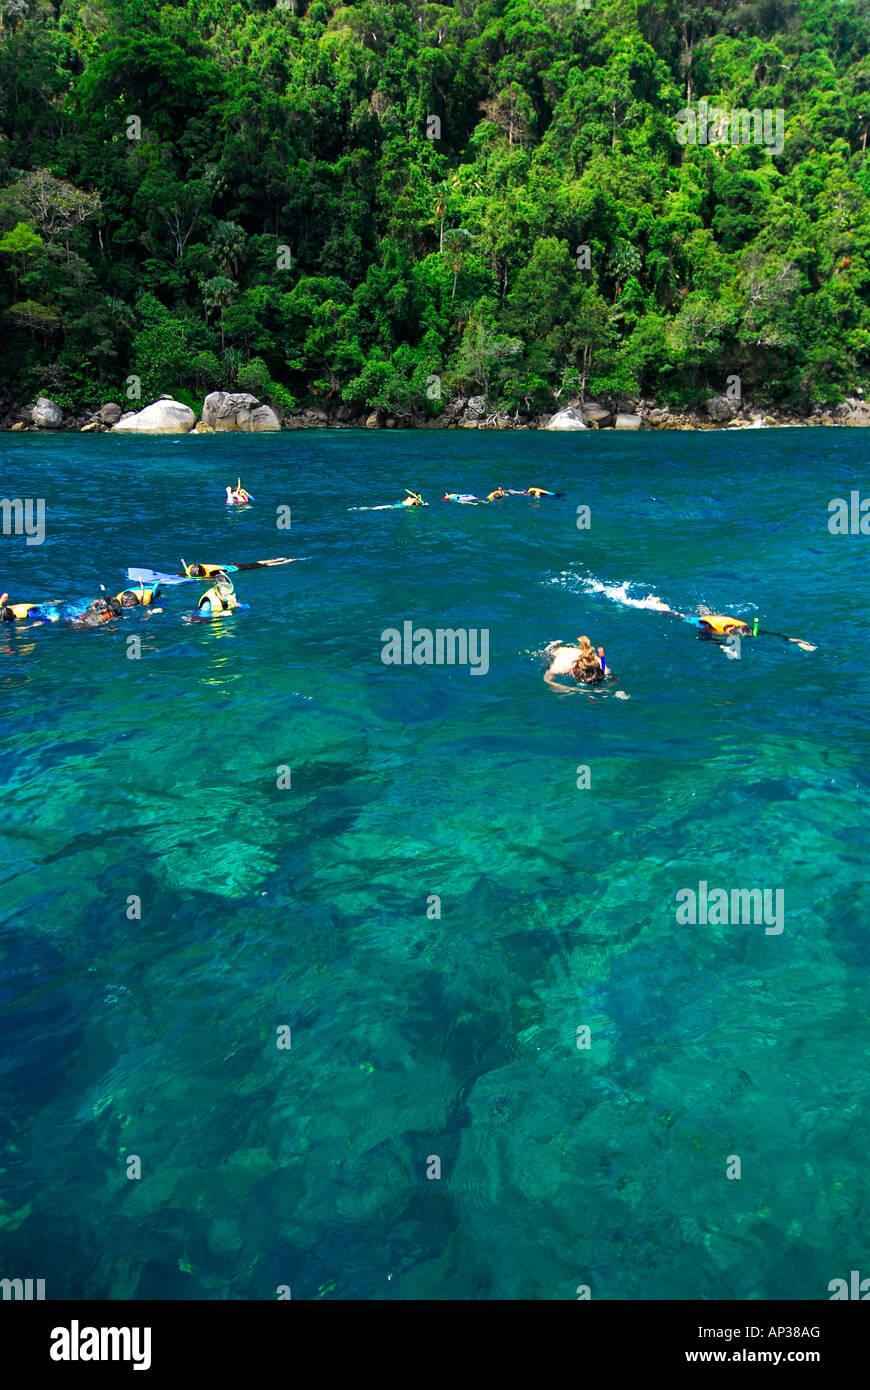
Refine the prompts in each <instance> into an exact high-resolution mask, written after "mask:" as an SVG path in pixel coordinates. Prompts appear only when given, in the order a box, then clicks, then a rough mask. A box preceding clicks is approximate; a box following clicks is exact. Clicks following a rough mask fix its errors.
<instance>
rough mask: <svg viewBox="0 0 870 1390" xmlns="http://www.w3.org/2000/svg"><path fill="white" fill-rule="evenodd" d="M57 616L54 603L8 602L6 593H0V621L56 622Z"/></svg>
mask: <svg viewBox="0 0 870 1390" xmlns="http://www.w3.org/2000/svg"><path fill="white" fill-rule="evenodd" d="M59 618H60V612H59V611H58V609H57V608H56V607H55V606H54V604H48V603H10V602H9V595H8V594H0V623H18V622H30V623H56V622H58V620H59Z"/></svg>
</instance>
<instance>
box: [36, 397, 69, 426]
mask: <svg viewBox="0 0 870 1390" xmlns="http://www.w3.org/2000/svg"><path fill="white" fill-rule="evenodd" d="M31 418H32V420H33V423H34V425H36V427H37V429H40V430H56V429H59V427H60V424H61V421H62V420H63V411H62V410H61V408H60V406H59V405H55V403H54V401H50V400H49V399H48V396H40V398H39V400H38V401H37V402H36V405H35V406H34V407H33V413H32V417H31Z"/></svg>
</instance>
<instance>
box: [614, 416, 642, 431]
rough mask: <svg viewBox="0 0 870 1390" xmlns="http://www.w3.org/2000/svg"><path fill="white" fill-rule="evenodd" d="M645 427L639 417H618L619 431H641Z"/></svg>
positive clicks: (617, 426)
mask: <svg viewBox="0 0 870 1390" xmlns="http://www.w3.org/2000/svg"><path fill="white" fill-rule="evenodd" d="M642 425H643V420H642V419H641V418H640V416H639V415H617V417H616V428H617V429H618V430H639V429H640V428H641V426H642Z"/></svg>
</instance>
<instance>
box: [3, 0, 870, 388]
mask: <svg viewBox="0 0 870 1390" xmlns="http://www.w3.org/2000/svg"><path fill="white" fill-rule="evenodd" d="M2 37H3V42H2V44H0V131H2V132H3V135H2V140H0V333H2V337H3V345H4V385H6V386H7V387H9V388H10V389H12V390H13V391H15V392H18V393H19V394H20V395H21V396H23V395H24V394H27V393H29V392H31V390H32V389H35V388H36V386H37V384H38V382H39V381H40V380H42V379H44V380H47V381H48V380H50V381H53V382H55V383H56V384H55V390H56V392H64V393H66V395H67V396H69V397H70V398H71V399H72V400H73V401H74V402H77V403H82V402H85V401H88V402H91V401H93V399H94V397H95V395H96V396H97V397H98V396H99V393H100V392H101V391H106V390H109V394H114V395H116V396H117V395H118V393H119V391H120V390H121V386H120V384H121V383H123V381H124V380H125V378H126V377H127V375H129V374H130V373H131V372H132V373H136V374H137V375H140V376H141V378H142V382H143V397H144V396H145V395H146V394H149V395H159V394H160V393H161V392H163V391H168V392H171V393H173V394H179V393H180V392H182V391H189V392H191V393H193V395H194V397H200V396H201V394H202V393H203V392H204V391H206V390H211V389H216V388H220V387H225V388H228V389H229V388H232V387H233V386H238V387H239V388H240V389H249V390H251V391H252V393H253V394H255V395H257V396H258V397H259V398H260V399H262V400H268V401H269V403H270V404H272V405H273V406H274V407H275V408H276V409H281V410H289V409H292V408H293V404H294V402H295V399H296V398H299V399H300V400H308V401H313V400H321V401H322V400H327V401H332V402H335V401H338V400H340V399H344V400H346V401H349V402H352V403H353V404H355V405H356V406H358V407H359V408H360V409H373V408H379V409H384V410H389V411H393V412H396V411H406V410H421V411H427V412H429V413H433V412H437V411H438V410H439V409H440V408H441V404H442V402H441V401H440V400H439V399H438V396H437V393H436V395H434V396H433V395H431V394H430V393H429V391H428V385H429V383H430V382H431V378H432V377H438V378H439V379H441V380H443V382H444V392H445V396H444V398H445V399H447V398H448V396H449V392H450V390H457V391H462V392H464V393H466V394H467V393H469V392H472V391H474V392H479V393H481V394H484V395H486V396H487V398H488V402H489V405H490V406H491V407H493V408H495V407H496V406H501V407H502V408H505V409H510V410H511V411H519V412H525V411H539V410H540V411H542V410H548V409H552V408H553V406H554V402H555V401H556V400H558V399H559V398H563V397H565V396H566V394H567V395H571V394H575V393H585V394H587V395H589V394H591V393H594V392H598V393H605V394H612V395H619V394H626V393H629V394H631V393H637V392H644V393H648V394H651V395H654V396H656V397H658V398H660V399H662V400H667V401H671V402H673V403H674V404H678V403H689V402H695V401H698V400H703V399H705V398H706V397H707V396H709V395H710V394H711V393H712V392H714V391H721V390H722V389H723V387H724V382H725V378H726V376H728V375H729V374H731V373H736V374H737V375H739V376H740V378H741V381H742V382H743V388H744V391H745V392H747V393H749V394H751V395H754V396H755V397H757V399H759V400H770V401H771V402H774V401H783V402H788V403H791V404H798V403H803V404H809V403H810V402H811V401H815V400H820V399H821V400H826V401H830V400H835V399H837V398H838V397H841V396H842V395H843V394H844V393H846V392H852V391H855V390H857V389H858V388H859V387H861V388H862V389H864V390H865V391H868V392H870V379H868V378H870V373H868V367H870V215H868V213H870V208H868V200H870V164H868V156H867V145H868V140H870V114H868V112H870V107H868V93H870V67H868V64H870V58H868V54H870V12H868V10H867V7H866V6H862V5H860V4H858V3H856V0H842V3H840V2H839V0H769V3H765V4H763V5H747V4H740V5H736V6H729V5H726V4H725V3H724V0H713V2H712V3H710V0H707V2H706V3H704V4H701V3H700V0H679V3H677V0H643V3H640V4H637V5H635V4H617V3H616V0H594V3H593V4H592V5H591V7H590V8H589V9H588V10H586V9H584V8H583V7H580V6H578V5H576V4H574V3H572V0H481V3H479V4H476V3H469V0H443V3H433V4H429V3H423V4H419V5H414V6H410V5H405V4H395V3H391V2H390V0H364V2H363V3H344V4H341V3H332V2H331V0H330V2H329V3H328V2H327V0H314V2H313V3H310V4H307V3H306V2H305V0H287V3H286V4H283V5H276V4H272V3H265V0H178V3H176V4H173V5H157V4H153V3H151V0H146V2H145V4H144V5H141V4H137V5H133V4H131V3H129V0H109V3H106V4H103V3H96V4H93V3H90V2H89V3H88V4H85V3H84V0H64V3H63V4H62V5H61V6H60V7H59V8H52V7H51V6H48V5H46V4H42V3H40V4H30V3H24V0H14V3H9V4H6V5H4V6H2ZM702 97H703V98H705V99H707V100H708V101H709V102H710V103H711V105H715V106H718V107H721V108H723V109H724V110H727V111H731V110H734V109H736V108H746V109H748V110H752V109H756V108H757V109H759V110H765V109H766V110H769V111H772V110H776V109H777V108H782V109H783V111H784V113H785V138H784V144H783V146H782V149H781V150H778V151H777V150H773V151H772V152H771V151H769V150H768V149H766V148H765V147H764V146H763V145H762V146H759V145H757V144H756V145H753V144H739V145H730V144H726V145H721V144H720V145H710V144H701V143H695V144H687V145H681V144H680V143H678V141H677V124H676V117H677V112H678V111H679V110H680V108H682V107H686V106H689V105H691V106H693V107H694V108H695V109H697V103H698V101H699V100H700V99H701V98H702ZM433 117H435V118H437V120H438V121H440V123H441V127H440V131H438V130H437V129H434V128H432V121H431V119H430V118H433ZM433 134H434V135H435V136H436V138H434V139H433V138H429V136H430V135H433ZM584 248H585V251H584ZM581 252H582V253H583V254H581ZM40 373H41V376H40ZM113 382H114V383H116V385H115V386H114V388H112V383H113ZM244 383H247V385H244ZM110 388H111V389H110ZM557 393H558V394H557Z"/></svg>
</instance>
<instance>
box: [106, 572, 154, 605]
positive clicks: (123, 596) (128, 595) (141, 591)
mask: <svg viewBox="0 0 870 1390" xmlns="http://www.w3.org/2000/svg"><path fill="white" fill-rule="evenodd" d="M159 592H160V585H159V584H154V585H152V587H151V588H148V589H146V587H145V585H144V583H143V582H142V580H141V579H140V581H139V588H138V589H122V590H121V592H120V593H119V594H116V595H115V598H116V599H117V600H118V602H119V603H120V605H121V607H122V608H138V607H140V606H141V607H143V608H147V607H148V606H149V604H152V603H153V602H154V600H155V599H156V597H157V595H158V593H159Z"/></svg>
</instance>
